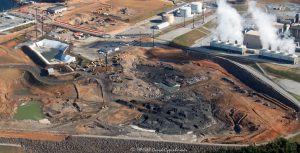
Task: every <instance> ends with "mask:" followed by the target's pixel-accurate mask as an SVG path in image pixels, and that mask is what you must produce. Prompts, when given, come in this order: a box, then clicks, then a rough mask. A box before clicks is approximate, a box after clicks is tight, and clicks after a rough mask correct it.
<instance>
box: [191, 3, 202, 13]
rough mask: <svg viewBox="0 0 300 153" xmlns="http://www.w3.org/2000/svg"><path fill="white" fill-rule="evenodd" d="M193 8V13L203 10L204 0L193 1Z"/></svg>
mask: <svg viewBox="0 0 300 153" xmlns="http://www.w3.org/2000/svg"><path fill="white" fill-rule="evenodd" d="M191 9H192V13H193V14H199V13H202V11H203V4H202V2H192V3H191Z"/></svg>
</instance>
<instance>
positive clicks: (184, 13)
mask: <svg viewBox="0 0 300 153" xmlns="http://www.w3.org/2000/svg"><path fill="white" fill-rule="evenodd" d="M176 15H177V16H178V17H185V18H189V17H193V14H192V8H191V7H190V6H189V5H187V6H183V7H181V8H179V9H178V10H177V11H176Z"/></svg>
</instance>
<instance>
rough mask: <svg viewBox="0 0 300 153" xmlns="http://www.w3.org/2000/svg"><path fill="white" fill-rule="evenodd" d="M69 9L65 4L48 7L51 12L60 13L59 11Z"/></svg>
mask: <svg viewBox="0 0 300 153" xmlns="http://www.w3.org/2000/svg"><path fill="white" fill-rule="evenodd" d="M67 10H68V8H67V7H65V6H56V7H49V8H48V9H47V12H48V13H51V14H58V13H62V12H64V11H67Z"/></svg>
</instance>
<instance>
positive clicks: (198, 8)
mask: <svg viewBox="0 0 300 153" xmlns="http://www.w3.org/2000/svg"><path fill="white" fill-rule="evenodd" d="M205 10H206V9H205V8H204V7H203V3H202V2H200V1H199V2H192V3H188V4H186V5H184V6H182V7H180V8H179V9H178V10H177V11H175V15H176V16H178V17H186V18H188V17H193V15H195V14H200V13H203V11H205Z"/></svg>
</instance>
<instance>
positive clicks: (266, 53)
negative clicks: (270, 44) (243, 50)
mask: <svg viewBox="0 0 300 153" xmlns="http://www.w3.org/2000/svg"><path fill="white" fill-rule="evenodd" d="M259 56H260V57H262V58H266V59H271V60H275V61H279V62H287V63H291V64H298V63H299V57H298V56H297V55H296V54H288V53H284V52H279V51H271V50H267V49H261V50H260V51H259Z"/></svg>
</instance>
